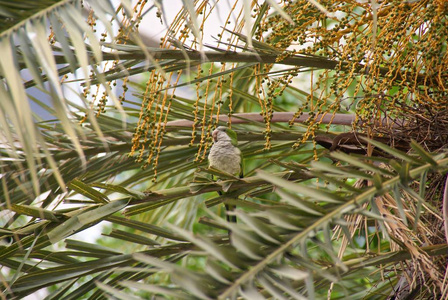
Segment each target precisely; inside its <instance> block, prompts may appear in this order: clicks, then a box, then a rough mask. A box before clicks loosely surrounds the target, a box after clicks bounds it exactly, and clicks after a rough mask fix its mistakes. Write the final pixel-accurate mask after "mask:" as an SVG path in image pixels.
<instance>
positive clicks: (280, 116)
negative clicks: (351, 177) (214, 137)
mask: <svg viewBox="0 0 448 300" xmlns="http://www.w3.org/2000/svg"><path fill="white" fill-rule="evenodd" d="M294 114H295V113H294V112H275V113H273V115H272V119H271V120H270V122H271V123H280V122H290V121H291V120H292V122H293V123H304V122H305V121H307V120H312V121H314V122H320V123H323V124H330V123H331V124H334V125H349V126H350V125H352V124H353V122H354V121H355V115H353V114H334V115H333V114H316V115H314V114H310V113H303V114H302V115H301V116H299V117H298V118H294ZM213 118H214V119H215V120H216V119H217V120H219V121H221V122H226V123H227V122H229V119H230V118H231V121H232V124H247V123H252V122H262V123H264V122H265V118H264V117H263V116H262V115H261V114H260V113H238V114H232V115H231V116H230V118H229V116H228V115H219V116H218V118H217V117H216V116H213ZM166 126H167V127H192V126H193V121H190V120H176V121H170V122H168V123H167V124H166ZM168 130H169V129H168Z"/></svg>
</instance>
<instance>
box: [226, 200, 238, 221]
mask: <svg viewBox="0 0 448 300" xmlns="http://www.w3.org/2000/svg"><path fill="white" fill-rule="evenodd" d="M225 206H226V210H227V216H226V217H227V222H232V223H236V216H234V215H229V214H228V213H229V212H232V211H234V210H235V205H230V204H226V205H225Z"/></svg>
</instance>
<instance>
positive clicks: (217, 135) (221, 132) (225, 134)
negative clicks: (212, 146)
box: [212, 126, 238, 146]
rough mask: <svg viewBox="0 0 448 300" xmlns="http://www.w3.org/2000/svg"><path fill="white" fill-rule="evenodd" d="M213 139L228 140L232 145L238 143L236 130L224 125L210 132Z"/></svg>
mask: <svg viewBox="0 0 448 300" xmlns="http://www.w3.org/2000/svg"><path fill="white" fill-rule="evenodd" d="M212 137H213V141H215V143H216V142H218V141H230V142H231V143H232V144H233V145H234V146H236V145H237V144H238V141H237V137H236V132H235V131H233V130H232V129H230V128H227V127H225V126H218V127H217V128H216V129H215V130H214V131H213V133H212Z"/></svg>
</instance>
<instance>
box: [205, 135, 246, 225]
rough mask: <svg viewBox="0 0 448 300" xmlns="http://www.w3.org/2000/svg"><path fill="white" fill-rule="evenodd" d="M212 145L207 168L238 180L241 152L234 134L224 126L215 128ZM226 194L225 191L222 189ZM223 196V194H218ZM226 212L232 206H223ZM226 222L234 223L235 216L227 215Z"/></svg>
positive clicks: (240, 170)
mask: <svg viewBox="0 0 448 300" xmlns="http://www.w3.org/2000/svg"><path fill="white" fill-rule="evenodd" d="M212 137H213V145H212V147H211V149H210V153H209V155H208V162H209V168H214V169H216V170H218V171H221V172H225V173H229V174H231V175H234V176H238V175H239V177H240V178H242V177H243V174H242V171H243V169H242V156H241V150H240V149H238V147H237V146H238V139H237V135H236V132H235V131H233V130H232V129H230V128H227V127H225V126H219V127H217V128H216V129H215V130H214V131H213V133H212ZM223 190H224V192H226V190H225V189H223ZM218 193H219V194H220V195H223V192H221V191H219V192H218ZM225 207H226V210H227V211H228V212H229V211H233V210H234V209H235V206H234V205H229V204H226V205H225ZM227 221H229V222H233V223H236V216H231V215H229V214H227Z"/></svg>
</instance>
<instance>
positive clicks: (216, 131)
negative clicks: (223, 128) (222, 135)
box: [212, 129, 218, 142]
mask: <svg viewBox="0 0 448 300" xmlns="http://www.w3.org/2000/svg"><path fill="white" fill-rule="evenodd" d="M212 137H213V141H215V142H216V140H217V139H218V129H215V130H213V133H212Z"/></svg>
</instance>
